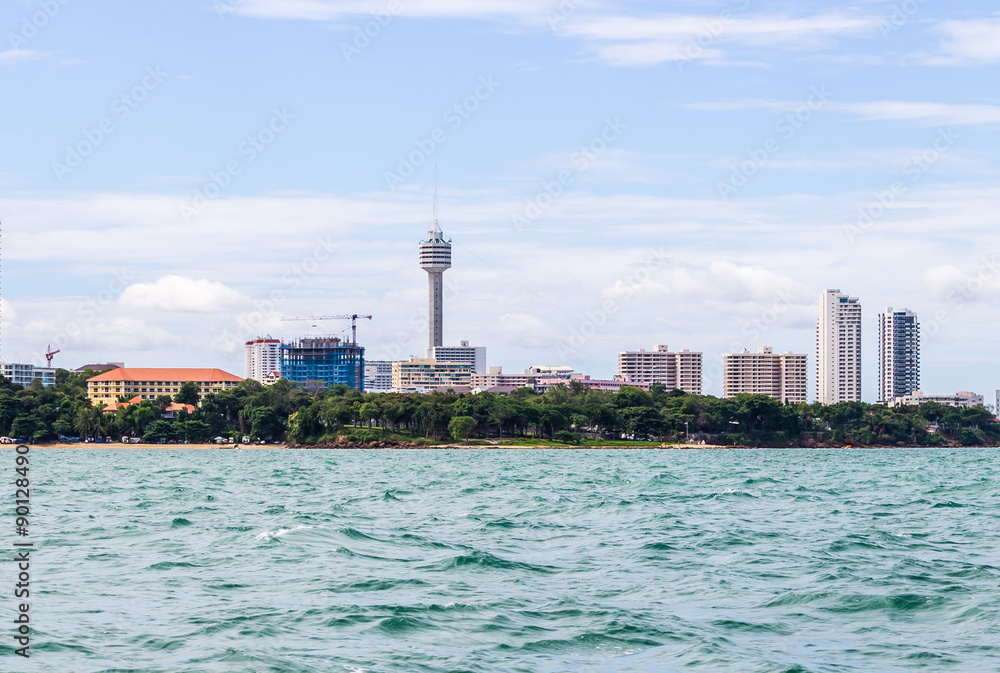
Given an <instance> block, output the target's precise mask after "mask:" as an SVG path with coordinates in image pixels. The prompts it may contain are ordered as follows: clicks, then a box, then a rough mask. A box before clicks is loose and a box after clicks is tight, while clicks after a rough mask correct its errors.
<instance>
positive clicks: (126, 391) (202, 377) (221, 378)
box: [87, 367, 243, 411]
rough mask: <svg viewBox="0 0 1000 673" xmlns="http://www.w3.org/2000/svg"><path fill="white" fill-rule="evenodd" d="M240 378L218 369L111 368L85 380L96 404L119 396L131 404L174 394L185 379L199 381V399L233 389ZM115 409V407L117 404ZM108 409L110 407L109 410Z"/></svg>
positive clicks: (90, 395) (92, 401)
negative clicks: (127, 399)
mask: <svg viewBox="0 0 1000 673" xmlns="http://www.w3.org/2000/svg"><path fill="white" fill-rule="evenodd" d="M242 380H243V379H242V378H240V377H239V376H236V375H235V374H230V373H229V372H224V371H222V370H221V369H138V368H134V367H128V368H119V369H113V370H111V371H110V372H104V373H103V374H98V375H97V376H95V377H93V378H91V379H88V380H87V397H88V398H89V399H90V401H91V403H93V404H95V405H102V404H103V405H107V404H109V403H114V402H115V400H117V399H118V398H119V397H120V396H122V395H125V396H127V397H129V398H131V399H130V400H129V401H130V402H132V403H137V402H141V401H142V400H155V399H156V398H157V397H159V396H160V395H169V396H170V397H173V396H174V395H176V394H177V393H179V392H180V390H181V386H182V385H184V384H185V383H187V382H188V381H194V382H195V383H197V384H198V399H199V400H203V399H205V396H206V395H211V394H213V393H221V392H222V391H223V390H229V389H230V388H235V387H236V386H238V385H239V384H240V382H241V381H242ZM116 409H117V407H116ZM108 411H111V409H108Z"/></svg>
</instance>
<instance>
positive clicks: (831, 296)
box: [816, 290, 861, 404]
mask: <svg viewBox="0 0 1000 673" xmlns="http://www.w3.org/2000/svg"><path fill="white" fill-rule="evenodd" d="M816 401H817V402H819V403H820V404H836V403H837V402H860V401H861V304H860V303H859V302H858V298H857V297H849V296H847V295H846V294H843V293H841V291H840V290H827V291H826V292H824V293H823V294H822V296H821V297H820V300H819V320H818V321H817V322H816Z"/></svg>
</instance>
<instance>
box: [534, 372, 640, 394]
mask: <svg viewBox="0 0 1000 673" xmlns="http://www.w3.org/2000/svg"><path fill="white" fill-rule="evenodd" d="M572 382H577V383H580V384H582V385H583V386H584V387H585V388H589V389H591V390H605V391H608V392H612V393H617V392H618V391H620V390H621V389H622V388H624V387H626V386H630V387H632V388H641V389H642V390H649V386H650V384H649V383H640V382H637V381H630V380H628V379H627V378H625V377H619V376H616V377H615V378H614V379H612V380H610V381H609V380H606V379H592V378H590V375H589V374H573V376H572V377H570V378H569V379H559V378H540V379H538V382H537V384H536V389H537V390H538V391H539V392H544V391H545V390H548V389H549V388H551V387H553V386H565V385H568V384H569V383H572Z"/></svg>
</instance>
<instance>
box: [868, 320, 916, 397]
mask: <svg viewBox="0 0 1000 673" xmlns="http://www.w3.org/2000/svg"><path fill="white" fill-rule="evenodd" d="M878 346H879V349H878V390H879V394H878V395H879V396H878V399H879V401H880V402H890V401H892V400H894V399H896V398H897V397H905V396H906V395H909V394H910V393H912V392H914V391H916V390H920V323H919V322H918V321H917V314H916V313H912V312H910V311H908V310H906V309H905V308H904V309H900V310H896V309H893V308H891V307H890V308H887V309H886V310H885V313H879V315H878Z"/></svg>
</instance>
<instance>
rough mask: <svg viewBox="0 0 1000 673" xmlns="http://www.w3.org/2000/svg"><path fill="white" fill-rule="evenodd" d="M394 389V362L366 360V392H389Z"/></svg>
mask: <svg viewBox="0 0 1000 673" xmlns="http://www.w3.org/2000/svg"><path fill="white" fill-rule="evenodd" d="M390 390H392V363H391V362H389V361H385V360H365V392H366V393H387V392H389V391H390Z"/></svg>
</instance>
